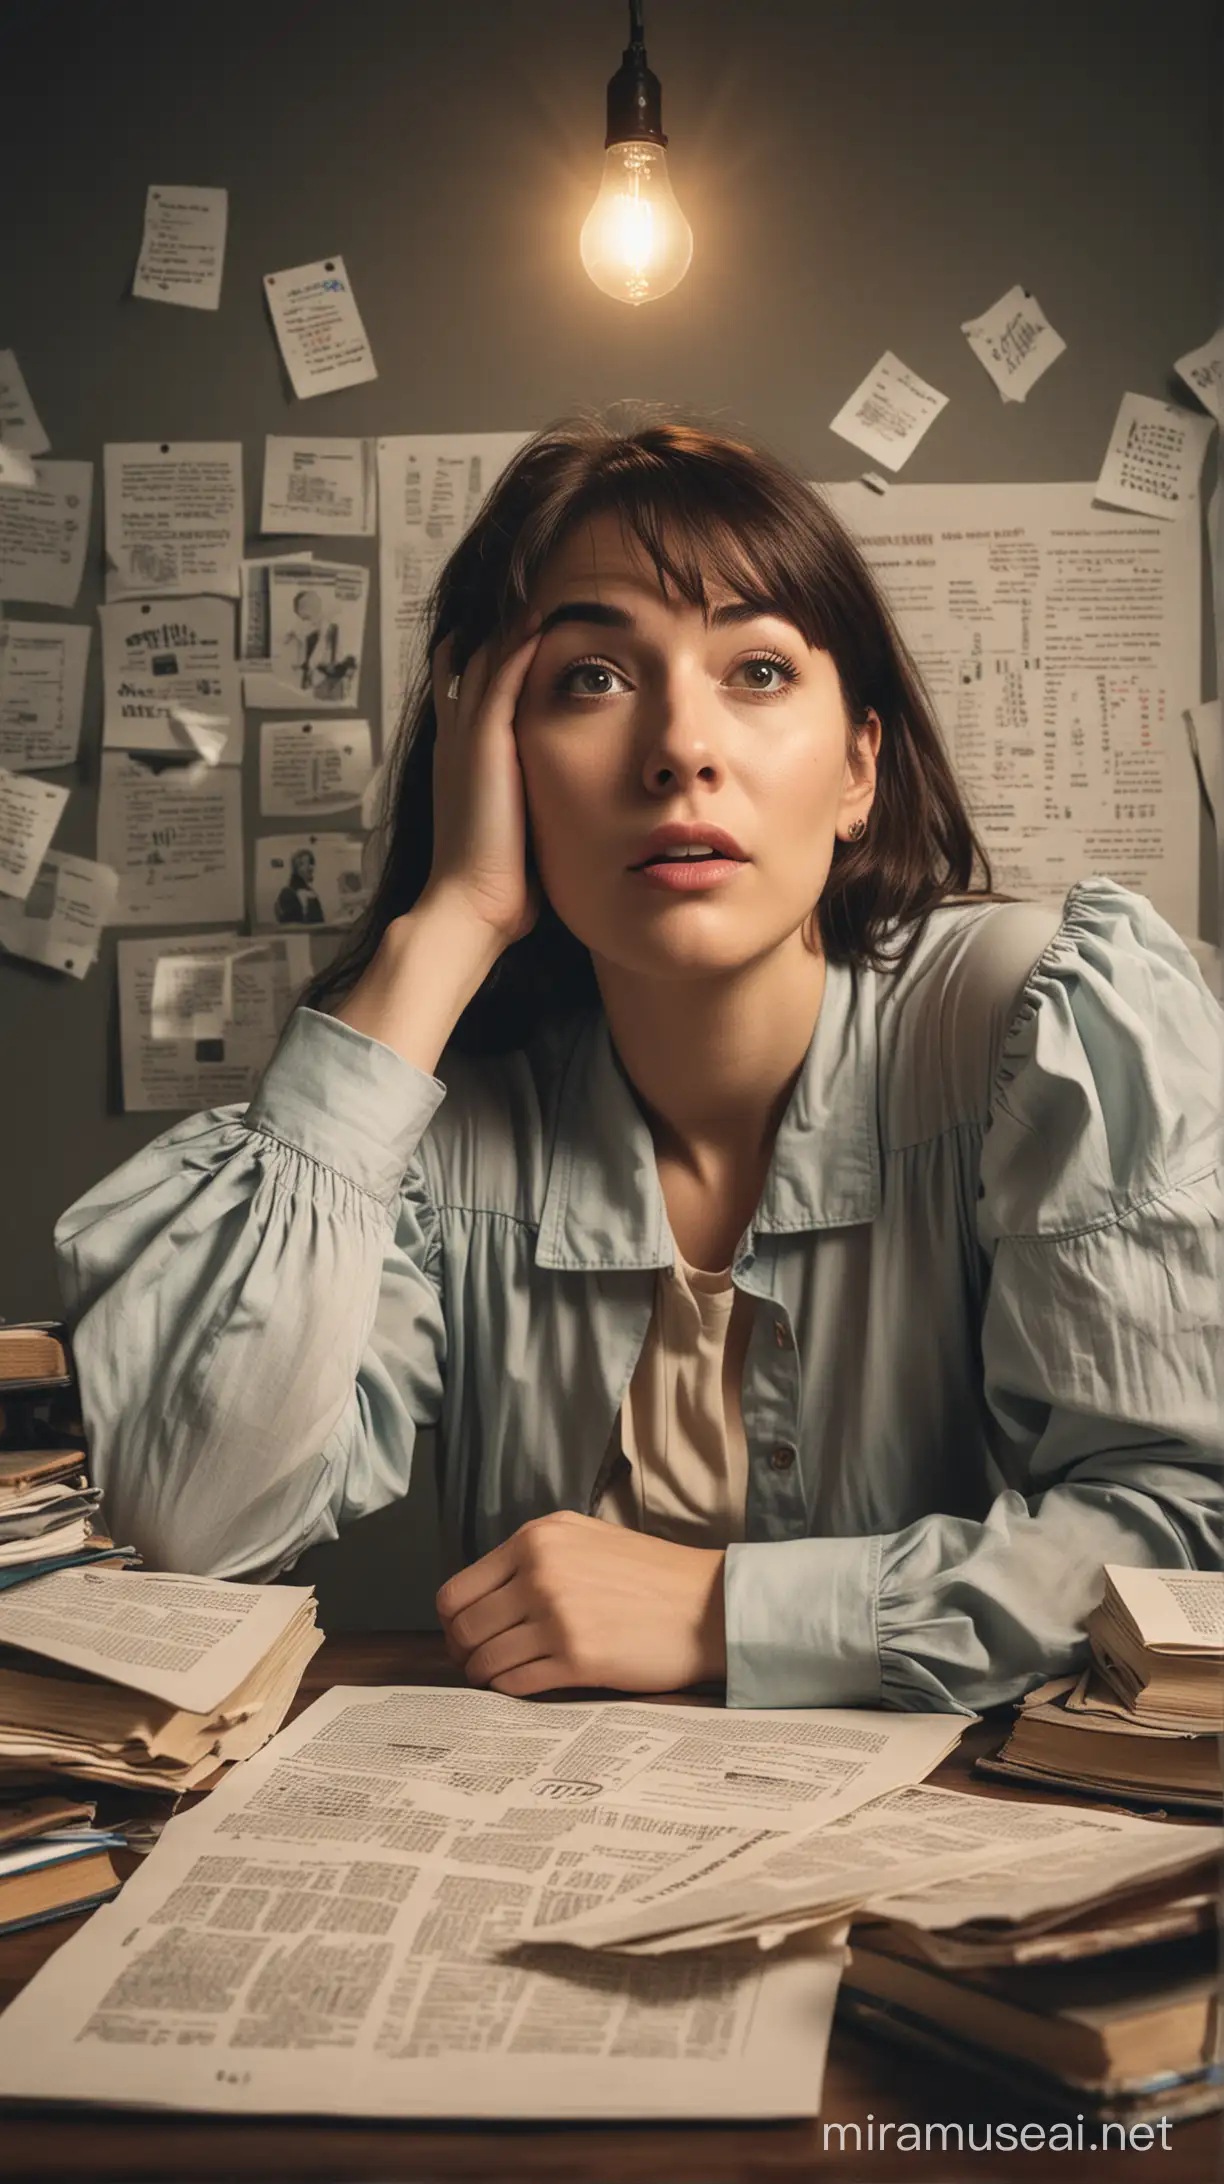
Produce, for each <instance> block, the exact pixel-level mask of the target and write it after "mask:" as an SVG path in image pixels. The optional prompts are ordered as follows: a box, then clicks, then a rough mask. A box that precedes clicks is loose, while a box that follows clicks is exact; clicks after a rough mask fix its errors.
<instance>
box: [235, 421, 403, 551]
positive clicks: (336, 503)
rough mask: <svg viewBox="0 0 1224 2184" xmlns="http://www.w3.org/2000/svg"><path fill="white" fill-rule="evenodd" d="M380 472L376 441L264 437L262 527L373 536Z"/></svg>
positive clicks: (299, 533)
mask: <svg viewBox="0 0 1224 2184" xmlns="http://www.w3.org/2000/svg"><path fill="white" fill-rule="evenodd" d="M377 490H378V489H377V473H376V471H375V465H374V443H373V441H372V440H291V439H285V438H278V437H276V436H275V435H274V434H271V433H269V435H268V437H267V439H266V440H265V442H264V477H263V510H262V514H261V517H260V524H259V528H260V530H261V531H268V532H276V531H280V532H291V533H294V534H295V535H296V536H298V537H311V538H313V537H332V538H339V537H342V536H352V537H356V538H372V537H373V536H374V529H375V506H376V501H377Z"/></svg>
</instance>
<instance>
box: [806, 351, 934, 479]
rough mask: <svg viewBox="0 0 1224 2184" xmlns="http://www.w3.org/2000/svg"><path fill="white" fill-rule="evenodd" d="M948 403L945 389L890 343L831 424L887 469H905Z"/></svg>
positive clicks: (842, 436)
mask: <svg viewBox="0 0 1224 2184" xmlns="http://www.w3.org/2000/svg"><path fill="white" fill-rule="evenodd" d="M947 406H948V397H947V395H946V394H941V393H940V392H939V389H938V388H937V387H932V386H931V385H930V384H929V382H928V381H927V380H925V379H920V378H919V376H918V374H917V372H914V371H911V370H910V368H909V366H908V364H903V363H902V362H901V359H900V357H899V356H894V355H893V352H892V350H891V349H885V351H884V354H883V356H882V357H881V358H880V360H879V362H878V364H876V365H875V366H873V368H872V370H871V371H869V372H868V374H867V377H866V379H864V381H863V383H862V385H861V386H858V387H856V388H855V390H854V393H853V394H852V395H851V396H850V399H849V401H848V402H845V403H843V405H842V407H841V409H839V411H838V413H837V415H836V417H834V418H833V419H832V420H831V422H830V427H829V429H830V431H832V432H836V433H838V434H839V435H840V436H841V438H842V439H843V440H849V441H850V442H851V443H852V445H853V446H854V447H859V448H861V449H862V450H863V453H864V455H870V456H871V458H872V460H873V461H874V462H877V463H883V464H884V466H885V468H886V469H888V470H900V468H901V465H902V464H903V463H905V462H908V460H909V458H910V456H911V455H912V454H913V452H914V449H915V448H916V447H917V445H918V442H919V441H920V440H921V438H922V436H923V434H924V433H925V432H926V431H927V430H928V428H929V427H930V426H931V425H933V424H934V422H935V419H936V418H937V417H938V415H939V413H940V411H941V410H943V409H946V408H947Z"/></svg>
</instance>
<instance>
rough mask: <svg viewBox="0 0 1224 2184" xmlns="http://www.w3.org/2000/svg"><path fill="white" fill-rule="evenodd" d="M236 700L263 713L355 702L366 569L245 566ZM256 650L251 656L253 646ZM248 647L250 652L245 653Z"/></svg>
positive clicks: (319, 564)
mask: <svg viewBox="0 0 1224 2184" xmlns="http://www.w3.org/2000/svg"><path fill="white" fill-rule="evenodd" d="M243 581H244V592H245V601H246V609H245V612H244V615H243V643H244V652H243V663H242V664H243V679H242V687H243V695H244V697H245V701H246V703H247V705H249V706H256V707H262V708H263V709H264V710H266V711H268V712H276V711H281V712H310V711H312V710H313V709H315V708H317V709H318V710H320V711H328V710H331V711H335V712H346V711H348V710H349V709H350V708H351V707H353V706H355V705H356V704H357V702H358V698H357V693H358V688H359V686H360V681H361V656H362V649H363V647H364V644H365V624H366V604H367V601H368V598H369V591H370V572H369V570H368V569H366V568H363V567H362V566H361V565H360V563H358V562H348V561H343V562H342V561H318V560H311V561H310V563H309V564H308V565H304V564H303V563H302V562H301V561H299V560H296V559H294V558H292V557H291V558H289V559H287V560H285V561H268V562H260V561H248V562H247V563H246V567H245V571H244V579H243ZM257 644H261V645H262V646H263V648H264V649H263V650H262V652H260V653H257V652H256V651H255V650H254V647H255V646H256V645H257ZM245 648H250V649H245Z"/></svg>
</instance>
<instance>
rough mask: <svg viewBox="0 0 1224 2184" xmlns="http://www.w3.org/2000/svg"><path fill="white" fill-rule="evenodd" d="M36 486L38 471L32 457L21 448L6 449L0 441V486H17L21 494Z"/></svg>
mask: <svg viewBox="0 0 1224 2184" xmlns="http://www.w3.org/2000/svg"><path fill="white" fill-rule="evenodd" d="M37 484H38V469H37V466H36V464H35V461H34V458H33V456H32V455H27V454H26V453H25V452H24V450H23V449H22V448H19V447H8V446H6V445H5V442H4V441H3V440H0V485H15V486H18V487H19V488H20V489H21V491H22V492H23V493H28V492H29V491H30V489H31V487H33V486H36V485H37Z"/></svg>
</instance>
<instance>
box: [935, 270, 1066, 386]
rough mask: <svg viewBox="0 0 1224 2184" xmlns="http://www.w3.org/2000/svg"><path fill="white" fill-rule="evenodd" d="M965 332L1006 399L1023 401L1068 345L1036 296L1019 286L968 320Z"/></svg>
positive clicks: (963, 332) (975, 352) (964, 324)
mask: <svg viewBox="0 0 1224 2184" xmlns="http://www.w3.org/2000/svg"><path fill="white" fill-rule="evenodd" d="M961 332H962V334H964V335H965V337H966V339H967V340H968V343H969V346H970V348H971V349H972V351H973V353H974V355H975V357H977V359H978V361H979V363H981V364H984V365H985V367H986V369H987V371H988V372H989V373H990V376H991V378H992V379H993V381H994V383H995V385H996V387H997V388H998V390H999V393H1000V394H1001V395H1002V397H1003V400H1004V401H1005V402H1023V400H1024V397H1025V395H1026V394H1027V393H1028V392H1029V390H1030V388H1032V387H1035V386H1036V384H1037V381H1038V380H1039V379H1040V378H1041V376H1042V374H1043V372H1047V371H1048V370H1049V368H1050V366H1051V364H1053V363H1054V362H1055V361H1056V360H1057V358H1059V357H1060V356H1062V355H1063V354H1064V353H1065V351H1066V347H1067V344H1066V342H1065V341H1064V340H1063V338H1062V336H1061V334H1056V333H1055V331H1054V328H1053V327H1052V326H1051V324H1050V322H1049V320H1048V319H1047V317H1046V315H1045V313H1044V311H1043V310H1042V308H1041V305H1040V304H1039V303H1038V301H1037V298H1036V297H1035V296H1034V295H1031V294H1030V293H1029V290H1028V289H1027V288H1021V287H1020V286H1019V285H1017V286H1016V287H1015V288H1009V289H1008V291H1007V294H1006V295H1005V296H1000V298H999V300H998V302H997V303H992V304H991V306H990V309H989V310H988V311H984V312H983V313H982V316H981V317H980V318H976V319H966V320H964V321H963V323H962V325H961Z"/></svg>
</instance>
